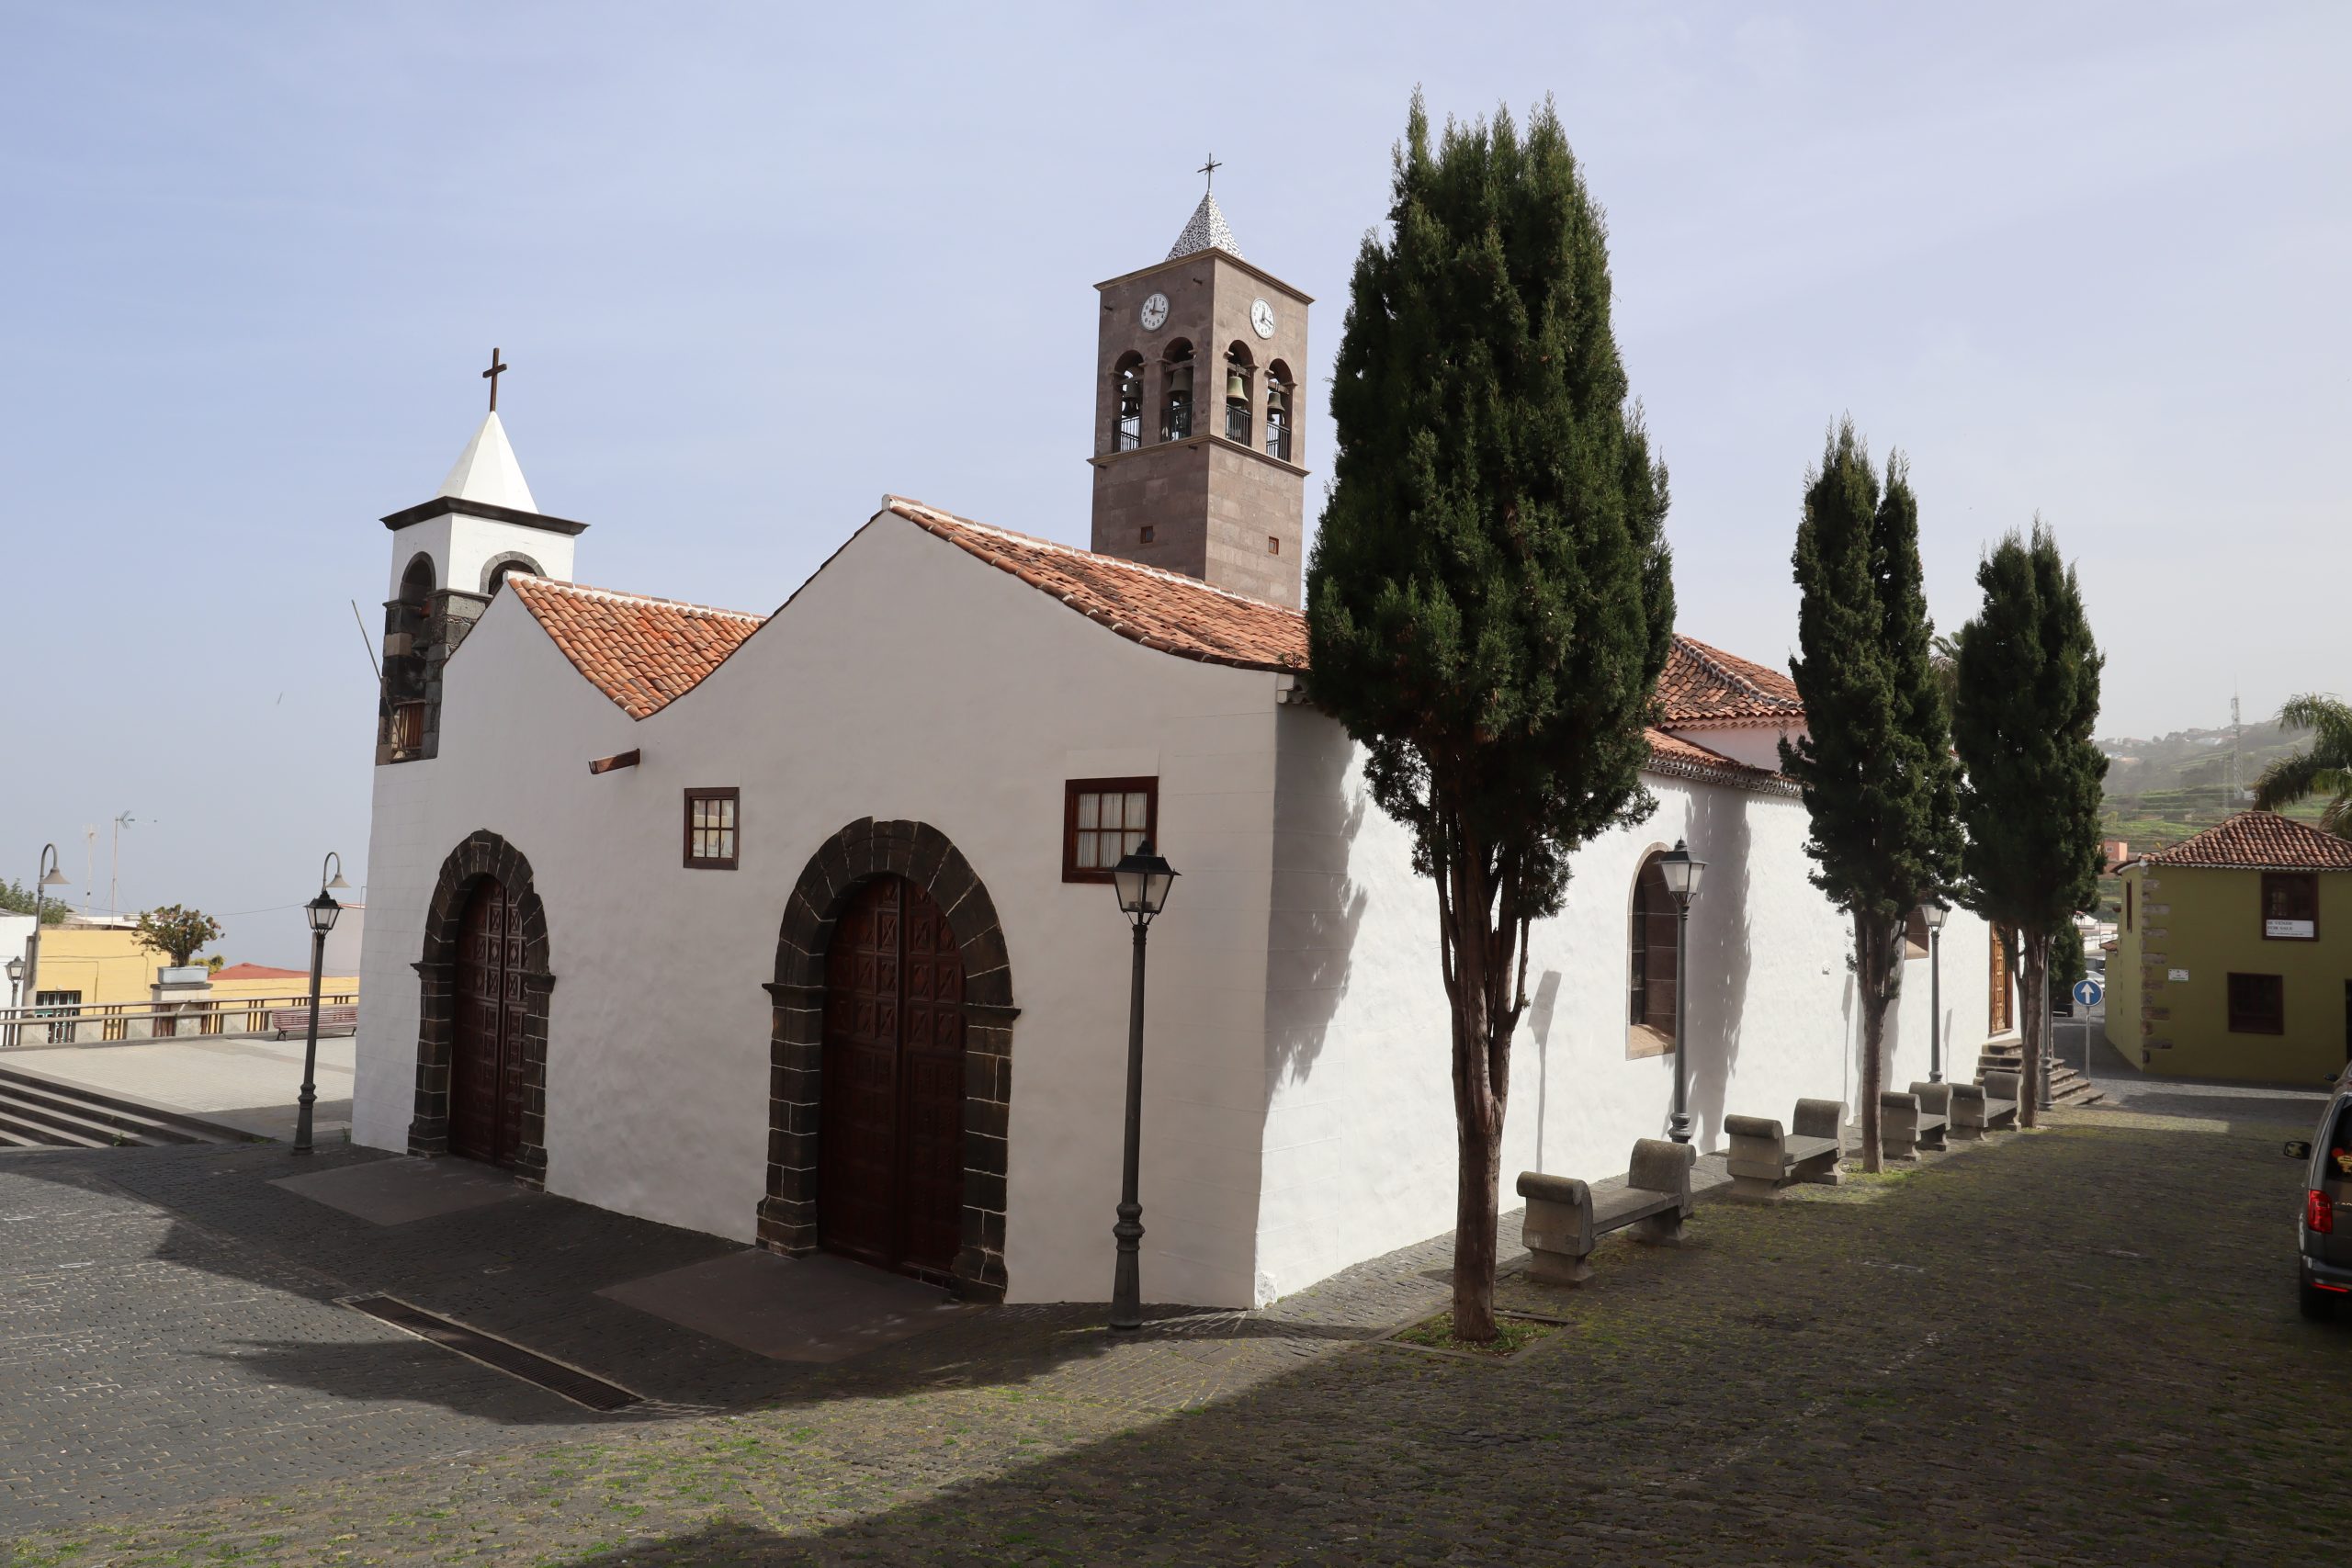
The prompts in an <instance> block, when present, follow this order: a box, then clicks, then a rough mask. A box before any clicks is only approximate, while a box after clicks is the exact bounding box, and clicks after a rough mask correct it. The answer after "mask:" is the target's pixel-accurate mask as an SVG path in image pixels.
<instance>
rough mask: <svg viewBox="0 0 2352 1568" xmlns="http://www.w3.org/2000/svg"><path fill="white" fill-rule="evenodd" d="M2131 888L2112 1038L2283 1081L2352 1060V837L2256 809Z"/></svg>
mask: <svg viewBox="0 0 2352 1568" xmlns="http://www.w3.org/2000/svg"><path fill="white" fill-rule="evenodd" d="M2122 881H2123V908H2122V916H2121V919H2120V921H2119V922H2118V924H2117V928H2116V933H2115V955H2114V959H2113V961H2112V962H2110V963H2109V965H2108V974H2107V980H2108V989H2107V1039H2108V1043H2109V1044H2110V1045H2113V1046H2114V1047H2115V1048H2116V1049H2117V1050H2118V1051H2120V1052H2121V1053H2122V1054H2123V1056H2124V1058H2125V1059H2126V1060H2127V1061H2130V1062H2131V1063H2133V1064H2135V1065H2137V1066H2143V1067H2145V1068H2147V1069H2148V1070H2149V1071H2151V1072H2157V1073H2165V1074H2177V1075H2179V1076H2180V1077H2200V1078H2260V1079H2266V1080H2269V1081H2273V1082H2283V1083H2314V1082H2316V1081H2318V1080H2320V1079H2322V1078H2327V1077H2334V1076H2335V1074H2337V1073H2339V1072H2341V1071H2342V1070H2343V1069H2344V1067H2345V1065H2346V1062H2347V1061H2352V841H2346V840H2343V839H2339V838H2336V837H2335V836H2334V835H2332V834H2328V833H2323V832H2321V831H2320V830H2319V829H2316V828H2311V827H2306V826H2305V825H2304V824H2302V823H2301V822H2295V821H2290V820H2289V819H2288V818H2284V817H2280V816H2278V815H2276V814H2275V813H2272V812H2268V811H2244V812H2240V813H2239V814H2238V815H2237V816H2235V817H2233V818H2230V819H2229V820H2228V821H2226V822H2223V823H2222V824H2221V825H2220V826H2218V827H2213V828H2209V829H2206V830H2205V831H2204V832H2202V833H2199V834H2198V835H2197V836H2196V837H2195V838H2193V839H2189V840H2186V841H2184V842H2182V843H2178V844H2175V845H2174V846H2173V847H2172V848H2170V849H2168V850H2158V851H2156V852H2154V853H2153V854H2148V855H2143V856H2142V857H2141V858H2140V859H2138V860H2136V861H2133V862H2131V863H2130V864H2128V865H2126V866H2125V867H2124V868H2123V872H2122Z"/></svg>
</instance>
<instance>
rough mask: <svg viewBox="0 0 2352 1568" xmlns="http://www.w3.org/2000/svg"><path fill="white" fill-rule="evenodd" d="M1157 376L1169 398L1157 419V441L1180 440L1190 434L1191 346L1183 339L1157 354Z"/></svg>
mask: <svg viewBox="0 0 2352 1568" xmlns="http://www.w3.org/2000/svg"><path fill="white" fill-rule="evenodd" d="M1160 377H1161V380H1162V381H1163V383H1164V384H1165V385H1166V387H1167V389H1168V395H1167V398H1166V400H1165V402H1164V403H1163V405H1162V412H1161V413H1160V416H1159V438H1160V439H1161V440H1162V441H1182V440H1183V439H1184V438H1185V437H1186V436H1188V435H1190V434H1193V345H1192V344H1190V343H1188V342H1186V341H1185V340H1184V339H1182V338H1181V337H1180V338H1178V339H1177V340H1176V341H1175V342H1173V343H1171V344H1169V345H1168V351H1167V352H1166V353H1165V354H1163V355H1160Z"/></svg>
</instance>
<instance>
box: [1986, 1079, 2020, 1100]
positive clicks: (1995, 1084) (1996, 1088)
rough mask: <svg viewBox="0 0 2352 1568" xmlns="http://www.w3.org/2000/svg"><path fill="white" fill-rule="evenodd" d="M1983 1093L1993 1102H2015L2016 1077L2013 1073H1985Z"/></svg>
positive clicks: (2016, 1094) (2016, 1093) (2016, 1091)
mask: <svg viewBox="0 0 2352 1568" xmlns="http://www.w3.org/2000/svg"><path fill="white" fill-rule="evenodd" d="M1985 1095H1986V1096H1987V1097H1988V1098H1990V1099H1993V1100H2015V1099H2016V1098H2017V1097H2018V1075H2017V1074H2015V1073H1986V1074H1985Z"/></svg>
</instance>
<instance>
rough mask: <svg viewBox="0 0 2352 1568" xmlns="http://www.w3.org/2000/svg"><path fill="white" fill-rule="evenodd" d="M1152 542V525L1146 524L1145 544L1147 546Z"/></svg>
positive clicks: (1144, 529) (1144, 526)
mask: <svg viewBox="0 0 2352 1568" xmlns="http://www.w3.org/2000/svg"><path fill="white" fill-rule="evenodd" d="M1151 540H1152V527H1151V525H1150V524H1148V523H1147V524H1145V525H1143V542H1144V543H1145V544H1147V545H1148V544H1149V543H1151Z"/></svg>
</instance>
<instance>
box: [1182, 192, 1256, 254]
mask: <svg viewBox="0 0 2352 1568" xmlns="http://www.w3.org/2000/svg"><path fill="white" fill-rule="evenodd" d="M1195 251H1223V252H1224V253H1225V254H1227V255H1229V256H1236V257H1238V256H1239V255H1240V254H1241V247H1240V246H1239V245H1237V244H1235V243H1233V230H1232V229H1231V228H1230V227H1228V226H1227V223H1226V221H1225V211H1224V209H1222V208H1220V207H1218V206H1217V204H1216V193H1215V192H1211V193H1209V194H1208V195H1205V196H1204V197H1201V204H1200V205H1199V206H1198V207H1195V208H1194V209H1193V216H1192V217H1190V218H1188V219H1186V220H1185V221H1184V231H1183V232H1182V233H1181V234H1179V235H1177V236H1176V243H1174V244H1172V245H1170V246H1169V247H1168V259H1169V260H1170V261H1174V260H1175V259H1176V258H1177V257H1179V256H1189V255H1191V254H1193V252H1195Z"/></svg>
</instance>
